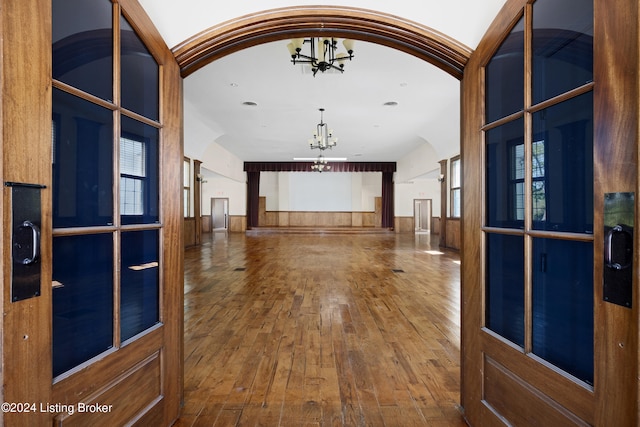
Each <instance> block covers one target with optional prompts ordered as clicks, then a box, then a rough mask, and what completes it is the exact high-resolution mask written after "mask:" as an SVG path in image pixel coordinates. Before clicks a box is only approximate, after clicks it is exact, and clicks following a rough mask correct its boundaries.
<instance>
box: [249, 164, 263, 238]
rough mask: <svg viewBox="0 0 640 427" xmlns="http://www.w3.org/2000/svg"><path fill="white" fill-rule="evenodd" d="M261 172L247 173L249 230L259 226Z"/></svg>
mask: <svg viewBox="0 0 640 427" xmlns="http://www.w3.org/2000/svg"><path fill="white" fill-rule="evenodd" d="M259 204H260V172H259V171H258V172H247V228H251V227H257V226H258V214H259V212H258V210H259V208H258V207H259Z"/></svg>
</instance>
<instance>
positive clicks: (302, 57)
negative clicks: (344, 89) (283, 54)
mask: <svg viewBox="0 0 640 427" xmlns="http://www.w3.org/2000/svg"><path fill="white" fill-rule="evenodd" d="M305 44H308V45H309V46H310V52H309V54H306V53H302V48H303V47H304V45H305ZM342 44H343V45H344V48H345V49H346V50H347V52H346V53H344V52H340V53H338V52H337V50H338V39H334V38H333V37H331V38H324V37H316V38H314V37H311V38H308V39H304V38H297V39H292V40H291V42H290V43H289V44H287V48H288V49H289V54H291V62H293V63H294V64H298V63H300V64H310V65H311V70H312V71H313V77H315V76H316V73H317V72H318V70H320V71H322V72H323V73H324V72H325V71H327V70H337V71H340V72H341V73H342V72H344V63H345V61H346V60H347V59H348V60H349V61H351V59H353V40H350V39H344V40H343V41H342ZM336 63H337V65H336Z"/></svg>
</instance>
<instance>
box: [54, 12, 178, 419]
mask: <svg viewBox="0 0 640 427" xmlns="http://www.w3.org/2000/svg"><path fill="white" fill-rule="evenodd" d="M122 8H123V7H122V6H121V5H120V4H118V2H112V1H111V0H96V1H93V2H86V1H84V0H53V1H52V12H53V15H52V18H53V19H52V21H53V22H52V24H53V25H52V30H53V46H52V52H53V55H52V57H53V86H54V88H53V96H52V107H53V116H52V131H53V140H52V178H53V179H52V181H53V185H52V194H53V197H52V205H53V209H52V223H53V238H52V240H53V243H52V254H53V272H52V273H53V281H54V282H53V284H54V289H53V301H52V315H53V316H52V317H53V318H52V330H53V336H52V341H53V342H52V366H53V371H52V383H53V394H52V397H53V399H54V401H55V402H58V403H61V404H67V405H72V406H74V405H77V404H79V403H80V402H84V401H85V400H86V399H88V398H91V399H94V401H99V402H104V403H109V402H110V403H112V408H113V411H112V413H111V415H110V416H111V417H113V418H114V419H118V420H122V422H123V423H125V421H126V422H132V421H134V420H137V419H140V418H141V417H143V416H144V414H146V413H147V412H150V411H156V412H161V413H162V412H163V409H162V405H163V404H164V402H163V398H162V396H163V395H164V394H165V393H166V390H162V387H163V382H164V381H165V380H164V379H165V375H164V371H163V364H164V363H165V362H163V360H162V358H163V357H165V356H164V352H166V351H167V350H166V348H165V342H164V328H163V326H164V325H163V324H162V319H161V311H162V310H161V298H160V295H161V291H162V286H161V274H160V271H161V268H162V244H161V240H162V233H163V224H162V215H161V201H160V192H161V188H160V187H161V179H160V178H161V176H160V169H161V168H160V163H161V159H160V151H161V147H160V135H161V129H162V124H161V122H160V120H159V118H160V110H159V104H160V102H159V99H160V90H159V87H160V85H159V78H160V66H159V64H158V62H157V61H156V59H155V57H154V56H153V55H152V54H151V52H150V51H149V50H147V48H146V46H145V44H144V43H143V40H142V38H141V37H140V35H139V34H138V33H137V32H136V31H135V30H134V29H133V27H132V25H131V24H130V22H129V21H128V20H127V18H126V17H125V14H124V11H123V9H122ZM78 16H82V17H83V19H82V20H78V19H72V17H76V18H77V17H78ZM114 65H115V67H114ZM98 373H99V375H98ZM87 390H89V391H90V394H87V393H88V392H87ZM118 396H121V397H118ZM52 416H54V417H56V419H58V422H59V423H62V422H64V423H65V424H66V423H67V422H68V423H70V424H73V423H78V424H83V423H85V424H92V425H93V424H96V423H104V422H106V421H107V419H106V418H103V419H102V420H97V419H89V418H87V417H90V415H78V414H70V413H66V414H64V413H61V414H52ZM81 417H84V418H81Z"/></svg>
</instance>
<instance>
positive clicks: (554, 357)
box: [533, 239, 593, 384]
mask: <svg viewBox="0 0 640 427" xmlns="http://www.w3.org/2000/svg"><path fill="white" fill-rule="evenodd" d="M533 257H534V259H533V353H534V354H536V355H537V356H540V357H541V358H543V359H545V360H547V361H548V362H549V363H551V364H553V365H555V366H557V367H559V368H561V369H563V370H564V371H566V372H568V373H570V374H571V375H573V376H575V377H577V378H579V379H581V380H583V381H585V382H587V383H589V384H593V244H592V243H590V242H575V241H568V240H553V239H534V241H533Z"/></svg>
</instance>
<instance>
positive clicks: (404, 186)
mask: <svg viewBox="0 0 640 427" xmlns="http://www.w3.org/2000/svg"><path fill="white" fill-rule="evenodd" d="M440 185H441V184H440V183H439V182H438V179H437V178H432V179H418V180H415V181H412V182H401V183H396V185H395V194H394V198H395V205H394V215H395V216H411V217H412V216H413V201H414V200H415V199H431V201H432V203H431V215H433V216H434V217H436V216H437V217H439V216H440Z"/></svg>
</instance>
